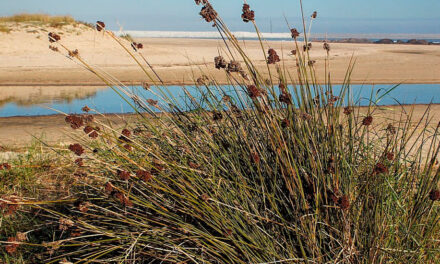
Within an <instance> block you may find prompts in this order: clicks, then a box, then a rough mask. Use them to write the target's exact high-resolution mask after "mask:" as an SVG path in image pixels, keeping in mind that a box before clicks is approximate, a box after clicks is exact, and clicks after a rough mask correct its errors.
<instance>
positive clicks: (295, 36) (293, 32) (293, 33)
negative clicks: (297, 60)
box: [290, 28, 299, 39]
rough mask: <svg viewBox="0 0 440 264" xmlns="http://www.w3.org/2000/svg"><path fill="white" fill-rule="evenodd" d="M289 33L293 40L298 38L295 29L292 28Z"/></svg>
mask: <svg viewBox="0 0 440 264" xmlns="http://www.w3.org/2000/svg"><path fill="white" fill-rule="evenodd" d="M290 33H291V34H292V38H293V39H296V38H298V37H299V32H298V30H297V29H296V28H292V29H291V30H290Z"/></svg>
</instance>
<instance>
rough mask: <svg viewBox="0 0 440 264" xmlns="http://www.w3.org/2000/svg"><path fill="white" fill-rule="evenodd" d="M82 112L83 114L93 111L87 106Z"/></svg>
mask: <svg viewBox="0 0 440 264" xmlns="http://www.w3.org/2000/svg"><path fill="white" fill-rule="evenodd" d="M81 110H82V111H83V112H86V113H88V112H90V110H92V109H90V108H89V107H88V106H87V105H85V106H84V107H83V108H81Z"/></svg>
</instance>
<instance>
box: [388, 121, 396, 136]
mask: <svg viewBox="0 0 440 264" xmlns="http://www.w3.org/2000/svg"><path fill="white" fill-rule="evenodd" d="M387 132H388V133H389V134H391V135H394V134H396V128H395V127H394V126H393V125H392V124H388V126H387Z"/></svg>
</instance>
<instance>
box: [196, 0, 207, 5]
mask: <svg viewBox="0 0 440 264" xmlns="http://www.w3.org/2000/svg"><path fill="white" fill-rule="evenodd" d="M195 2H196V5H200V4H202V5H205V4H206V3H208V0H195Z"/></svg>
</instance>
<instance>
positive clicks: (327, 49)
mask: <svg viewBox="0 0 440 264" xmlns="http://www.w3.org/2000/svg"><path fill="white" fill-rule="evenodd" d="M323 48H324V49H325V50H326V51H327V52H330V44H328V43H327V42H324V45H323Z"/></svg>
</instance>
